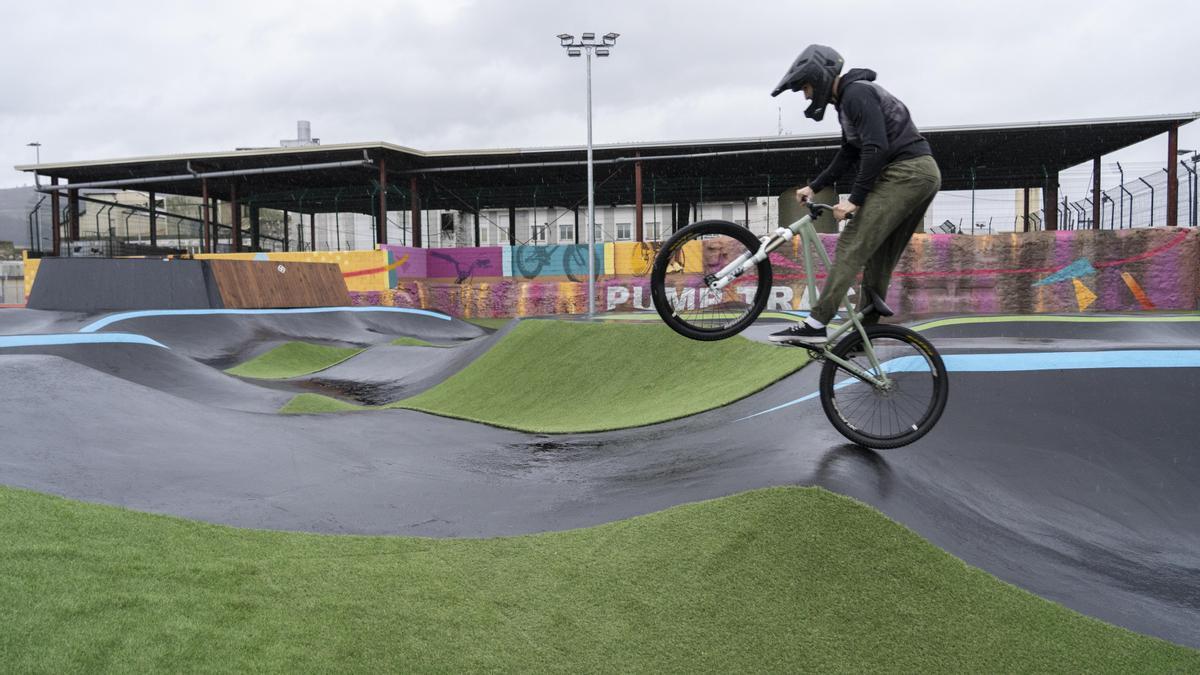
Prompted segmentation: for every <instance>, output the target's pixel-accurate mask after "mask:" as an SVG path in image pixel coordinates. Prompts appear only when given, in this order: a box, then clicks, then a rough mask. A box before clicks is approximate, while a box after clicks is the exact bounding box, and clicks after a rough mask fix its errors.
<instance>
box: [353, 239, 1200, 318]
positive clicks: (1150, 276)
mask: <svg viewBox="0 0 1200 675" xmlns="http://www.w3.org/2000/svg"><path fill="white" fill-rule="evenodd" d="M821 239H822V244H823V246H824V247H825V248H826V250H827V251H828V252H829V254H830V257H833V255H834V252H835V248H836V244H837V236H836V235H821ZM698 247H699V243H696V244H693V245H692V246H691V247H689V248H688V249H685V250H684V251H682V252H681V255H680V256H679V258H678V259H677V260H676V261H675V263H674V264H676V265H678V266H679V268H680V269H682V270H683V271H684V272H696V273H697V279H698V278H699V273H700V272H701V271H702V270H703V269H706V268H708V267H712V266H714V265H716V266H719V265H720V263H721V261H722V260H723V258H722V257H721V256H722V253H721V252H720V251H715V250H714V251H703V250H701V249H700V248H698ZM656 252H657V251H656V246H655V245H654V244H636V243H617V244H608V245H606V247H605V266H604V273H603V274H602V275H601V277H600V278H599V279H598V280H597V290H596V297H597V308H598V309H600V310H601V311H610V310H611V311H627V310H645V309H651V308H652V305H651V300H650V290H649V287H648V281H647V276H648V271H649V266H650V265H651V264H652V261H653V254H655V253H656ZM771 263H772V270H773V272H774V284H773V288H772V293H771V297H770V300H769V304H768V307H769V308H772V309H782V310H805V309H808V308H809V298H808V297H807V275H806V273H805V270H804V264H803V255H802V254H801V253H800V250H799V242H795V241H794V242H792V245H791V246H787V245H785V246H784V247H782V248H781V249H779V250H778V251H776V252H775V253H773V254H772V256H771ZM643 271H644V272H643ZM815 276H816V279H817V280H818V283H819V282H820V281H821V280H823V279H824V278H825V273H824V270H817V272H816V275H815ZM696 286H697V288H690V287H688V288H684V287H681V288H679V289H677V290H676V292H677V293H678V294H679V295H680V297H682V298H684V300H685V301H687V300H688V299H689V298H695V299H696V300H695V301H696V302H704V300H703V299H702V296H701V295H700V293H699V290H698V284H696ZM732 292H734V293H740V292H742V291H741V289H740V287H738V286H735V287H734V290H733V291H732ZM352 295H354V301H355V302H356V303H358V304H368V305H373V304H385V305H397V306H412V307H420V308H426V309H437V310H440V311H445V312H449V313H451V314H456V315H459V316H468V317H470V316H480V317H487V316H514V315H516V316H527V315H538V314H556V313H578V312H581V311H584V310H585V308H586V303H587V298H586V289H585V288H584V286H583V285H582V284H575V283H571V282H569V281H565V280H564V281H548V280H547V281H543V280H541V279H532V280H524V279H523V278H521V277H520V276H519V275H511V277H510V276H506V277H498V278H492V279H487V278H482V277H479V276H476V277H473V278H472V279H471V280H470V281H469V282H468V283H464V284H457V283H446V281H444V280H441V279H435V278H432V276H431V277H430V278H426V279H412V278H407V279H403V278H402V279H400V281H399V282H398V284H397V286H396V287H395V288H394V289H393V290H391V291H388V292H384V291H380V292H376V293H369V294H352ZM1198 301H1200V232H1198V231H1197V230H1192V229H1187V228H1173V229H1166V228H1158V229H1139V230H1123V231H1120V230H1119V231H1115V232H1114V231H1061V232H1036V233H1020V234H1016V233H1014V234H1006V235H994V236H962V235H917V236H915V237H914V238H913V241H912V243H911V244H910V246H909V249H908V251H907V252H906V253H905V255H904V257H903V258H901V260H900V263H899V265H898V266H897V268H896V272H895V274H894V275H893V278H892V285H891V288H890V290H889V293H888V302H889V304H891V305H892V307H893V308H894V309H896V310H897V312H898V314H900V315H901V316H903V317H914V318H915V317H921V316H932V315H945V314H971V313H1008V312H1014V313H1046V312H1084V311H1094V312H1101V311H1105V312H1111V311H1139V310H1150V309H1172V310H1196V309H1197V308H1198Z"/></svg>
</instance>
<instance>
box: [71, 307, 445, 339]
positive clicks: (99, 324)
mask: <svg viewBox="0 0 1200 675" xmlns="http://www.w3.org/2000/svg"><path fill="white" fill-rule="evenodd" d="M325 312H396V313H401V314H416V315H418V316H431V317H433V318H435V319H443V320H445V321H450V316H449V315H446V314H442V313H441V312H431V311H429V310H426V309H411V308H408V307H305V308H302V309H148V310H141V311H138V312H123V313H121V314H113V315H111V316H106V317H104V318H103V319H100V320H99V321H95V322H93V323H90V324H88V325H86V326H84V327H83V328H80V329H79V332H80V333H95V332H96V331H98V330H100V329H101V328H105V327H107V326H110V325H112V324H114V323H117V322H118V321H127V320H129V319H141V318H145V317H150V316H207V315H212V314H242V315H246V314H250V315H253V314H320V313H325Z"/></svg>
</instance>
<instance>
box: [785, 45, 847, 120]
mask: <svg viewBox="0 0 1200 675" xmlns="http://www.w3.org/2000/svg"><path fill="white" fill-rule="evenodd" d="M844 64H845V60H844V59H842V55H841V54H838V53H837V51H836V50H835V49H834V48H833V47H826V46H824V45H809V46H807V47H805V48H804V51H802V52H800V56H797V57H796V60H795V61H794V62H793V63H792V67H791V68H788V71H787V74H786V75H784V76H783V79H782V80H780V81H779V84H777V85H775V90H774V91H772V92H771V96H778V95H780V94H781V93H783V92H784V91H785V90H790V91H800V90H801V89H803V88H804V85H806V84H811V85H812V88H813V95H812V103H810V104H809V106H808V108H807V109H805V111H804V116H805V117H807V118H809V119H813V120H817V121H818V122H820V121H821V119H822V118H823V117H825V106H827V105H829V99H830V97H831V96H833V81H834V80H836V79H837V77H838V75H841V74H842V65H844Z"/></svg>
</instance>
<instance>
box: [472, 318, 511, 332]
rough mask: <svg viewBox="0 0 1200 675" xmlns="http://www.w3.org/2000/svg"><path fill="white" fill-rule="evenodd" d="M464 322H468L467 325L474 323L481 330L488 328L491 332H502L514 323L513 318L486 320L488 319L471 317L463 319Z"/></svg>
mask: <svg viewBox="0 0 1200 675" xmlns="http://www.w3.org/2000/svg"><path fill="white" fill-rule="evenodd" d="M463 321H466V322H467V323H473V324H475V325H476V326H479V327H480V328H487V329H490V330H500V329H501V328H504V327H505V326H507V325H508V322H509V321H512V318H511V317H509V318H496V319H491V318H486V317H471V318H469V319H463Z"/></svg>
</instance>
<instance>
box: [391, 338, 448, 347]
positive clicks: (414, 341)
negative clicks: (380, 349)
mask: <svg viewBox="0 0 1200 675" xmlns="http://www.w3.org/2000/svg"><path fill="white" fill-rule="evenodd" d="M388 344H390V345H393V346H396V347H447V346H448V345H435V344H433V343H432V342H426V341H425V340H421V339H418V338H414V337H398V338H396V339H395V340H392V341H391V342H389V343H388Z"/></svg>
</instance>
